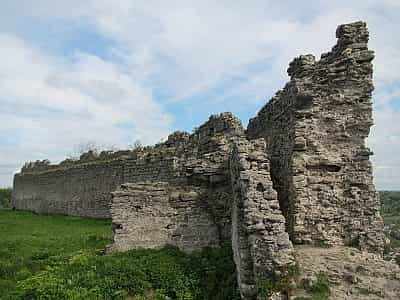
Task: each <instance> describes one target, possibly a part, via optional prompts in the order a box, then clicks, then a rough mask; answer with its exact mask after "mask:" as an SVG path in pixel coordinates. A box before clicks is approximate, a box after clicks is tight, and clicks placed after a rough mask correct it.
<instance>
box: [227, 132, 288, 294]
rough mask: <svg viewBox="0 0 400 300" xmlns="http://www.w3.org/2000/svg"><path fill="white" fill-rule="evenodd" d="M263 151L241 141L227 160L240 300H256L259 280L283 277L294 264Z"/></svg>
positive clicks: (258, 143) (262, 147) (259, 142)
mask: <svg viewBox="0 0 400 300" xmlns="http://www.w3.org/2000/svg"><path fill="white" fill-rule="evenodd" d="M265 150H266V149H265V142H264V140H263V139H259V140H254V141H251V142H248V141H247V140H246V139H240V140H238V141H237V142H236V143H235V145H234V148H233V151H232V154H231V158H230V171H231V182H232V193H233V204H232V249H233V253H234V260H235V264H236V270H237V278H238V285H239V289H240V292H241V295H242V299H256V298H257V289H258V285H257V281H258V280H260V279H262V278H269V277H273V278H279V277H280V276H285V275H287V274H284V273H282V272H284V271H283V270H289V267H290V266H291V265H293V264H294V257H293V247H292V243H291V242H290V240H289V235H288V233H287V232H286V231H285V218H284V216H283V215H282V212H281V210H280V209H279V203H278V197H277V193H276V191H275V190H274V189H273V188H272V180H271V177H270V174H269V160H268V158H267V154H266V152H265Z"/></svg>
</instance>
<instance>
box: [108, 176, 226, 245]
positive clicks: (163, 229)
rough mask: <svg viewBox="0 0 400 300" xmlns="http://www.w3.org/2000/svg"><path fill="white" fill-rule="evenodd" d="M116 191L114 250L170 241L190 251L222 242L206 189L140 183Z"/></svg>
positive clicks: (113, 212)
mask: <svg viewBox="0 0 400 300" xmlns="http://www.w3.org/2000/svg"><path fill="white" fill-rule="evenodd" d="M112 194H113V201H112V205H111V215H112V220H113V231H114V235H113V238H114V242H113V244H112V245H111V247H110V249H109V250H110V251H126V250H129V249H135V248H158V247H162V246H165V245H167V244H169V245H174V246H177V247H179V248H180V249H181V250H183V251H187V252H190V251H193V250H198V249H201V248H204V247H218V246H219V245H220V242H221V241H220V240H219V235H218V227H217V225H216V223H215V222H214V218H213V216H212V214H211V213H210V211H209V209H208V205H207V202H206V201H205V199H204V198H205V197H207V190H205V189H204V188H199V187H191V188H189V187H184V188H182V187H176V186H172V185H170V184H168V183H165V182H153V183H152V182H138V183H132V184H123V185H122V186H121V187H120V188H118V189H117V190H116V191H115V192H113V193H112Z"/></svg>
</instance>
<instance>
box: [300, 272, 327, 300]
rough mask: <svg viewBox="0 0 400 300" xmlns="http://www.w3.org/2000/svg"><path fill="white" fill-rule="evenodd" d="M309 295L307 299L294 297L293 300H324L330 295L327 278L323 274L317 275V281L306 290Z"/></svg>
mask: <svg viewBox="0 0 400 300" xmlns="http://www.w3.org/2000/svg"><path fill="white" fill-rule="evenodd" d="M308 292H309V293H310V294H311V295H310V296H307V297H296V299H295V300H326V299H329V295H330V294H331V292H330V288H329V280H328V277H327V276H326V275H325V274H324V273H318V274H317V280H316V282H315V283H314V284H312V285H311V286H310V287H309V288H308Z"/></svg>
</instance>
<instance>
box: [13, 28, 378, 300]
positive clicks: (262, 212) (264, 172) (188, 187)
mask: <svg viewBox="0 0 400 300" xmlns="http://www.w3.org/2000/svg"><path fill="white" fill-rule="evenodd" d="M336 36H337V38H338V41H337V44H336V45H335V46H334V47H333V48H332V50H331V51H330V52H328V53H325V54H322V55H321V58H320V60H318V61H317V60H316V59H315V57H314V56H313V55H302V56H300V57H298V58H295V59H294V60H293V61H292V62H291V63H290V65H289V69H288V74H289V76H290V81H289V82H288V83H287V84H286V85H285V87H284V88H283V89H282V90H281V91H279V92H277V93H276V95H275V96H274V97H273V98H272V99H271V100H270V101H269V102H268V103H267V104H266V105H265V106H264V107H263V108H262V109H261V110H260V111H259V112H258V114H257V115H256V117H254V118H253V119H251V120H250V122H249V125H248V127H247V129H246V130H245V129H244V128H243V127H242V125H241V122H240V121H239V120H238V119H237V118H235V117H234V116H233V115H232V114H231V113H223V114H221V115H214V116H211V117H210V119H209V120H208V121H207V122H206V123H205V124H203V125H202V126H200V127H199V128H198V129H197V130H195V132H194V133H193V134H189V133H184V132H176V133H173V134H171V135H170V136H169V137H168V140H167V141H166V142H164V143H160V144H158V145H155V146H153V147H146V148H144V149H143V150H140V151H120V152H116V153H102V154H101V155H100V157H97V158H96V157H92V156H90V155H83V156H82V157H81V159H80V160H78V161H70V160H67V161H64V162H62V163H61V164H59V165H48V164H44V163H41V162H38V163H37V164H31V165H28V166H27V167H25V168H24V169H23V170H22V172H21V173H20V174H16V175H15V178H14V194H13V205H14V207H16V208H19V209H29V210H34V211H36V212H53V213H54V212H55V213H65V214H71V215H82V216H91V217H110V216H111V217H112V220H113V231H114V243H113V244H112V245H111V246H110V247H109V249H108V250H109V251H124V250H128V249H132V248H139V247H146V248H153V247H162V246H164V245H166V244H172V245H175V246H177V247H179V248H180V249H182V250H184V251H188V252H189V251H194V250H198V249H201V248H204V247H219V246H220V245H222V244H223V243H226V242H229V243H231V244H232V249H233V253H234V260H235V263H236V266H237V276H238V285H239V289H240V292H241V295H242V298H243V299H248V300H253V299H256V298H257V284H258V282H259V280H260V278H262V277H263V276H267V277H271V276H273V277H274V278H275V277H279V276H285V275H286V272H287V270H288V269H290V267H291V266H292V265H293V264H294V257H293V250H294V248H293V245H296V244H313V245H321V244H323V245H328V246H335V245H351V246H357V247H359V248H361V249H364V250H368V251H374V252H377V253H381V252H382V250H383V245H384V238H383V222H382V218H381V216H380V214H379V198H378V195H377V193H376V191H375V188H374V185H373V178H372V167H371V162H370V159H369V157H370V155H371V154H372V153H371V151H370V150H369V149H368V148H367V147H366V145H365V139H366V138H367V136H368V134H369V130H370V127H371V126H372V123H373V122H372V103H371V92H372V90H373V84H372V63H371V62H372V60H373V58H374V54H373V51H371V50H369V49H368V31H367V27H366V24H365V23H364V22H355V23H351V24H345V25H341V26H339V27H338V29H337V31H336Z"/></svg>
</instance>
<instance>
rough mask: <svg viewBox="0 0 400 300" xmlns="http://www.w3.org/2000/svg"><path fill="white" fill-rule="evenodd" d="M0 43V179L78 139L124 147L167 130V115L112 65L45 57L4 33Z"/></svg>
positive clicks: (58, 155)
mask: <svg viewBox="0 0 400 300" xmlns="http://www.w3.org/2000/svg"><path fill="white" fill-rule="evenodd" d="M0 44H1V45H2V46H1V47H0V57H3V58H7V59H4V60H2V62H1V63H0V78H1V80H0V95H1V97H0V103H1V107H2V108H1V109H0V119H1V123H0V134H3V135H10V134H11V135H14V136H15V139H16V140H15V141H14V142H13V143H14V144H13V143H12V144H11V145H7V144H5V143H4V141H3V143H0V151H1V156H0V165H2V166H1V170H0V171H1V172H2V174H3V173H4V172H5V171H4V169H7V170H9V169H10V167H9V165H13V167H12V169H13V170H12V171H15V165H16V164H20V165H22V163H23V161H24V160H35V159H43V158H46V157H48V158H50V159H52V160H59V159H62V158H63V157H64V156H65V155H66V154H67V153H68V152H72V148H73V146H74V145H76V144H78V143H79V142H81V141H82V140H91V141H96V142H97V143H99V144H114V145H117V146H125V147H126V146H127V144H128V143H129V142H130V143H133V141H134V140H136V139H140V140H141V141H142V142H143V143H146V144H147V143H154V142H157V141H159V139H160V138H161V137H164V136H165V135H167V134H168V132H169V131H170V126H171V121H172V117H171V116H170V115H169V114H167V113H166V112H165V111H164V110H163V108H162V107H161V106H160V104H159V103H157V102H156V101H154V100H153V99H152V97H151V92H149V91H147V90H146V89H145V88H143V87H141V86H140V85H139V84H137V83H136V82H134V81H133V80H132V78H130V76H129V75H128V74H125V73H124V72H123V71H121V70H120V69H119V67H118V66H117V65H115V64H113V63H111V62H107V61H104V60H102V59H100V58H98V57H95V56H92V55H87V54H77V55H75V56H74V57H73V59H72V60H67V59H64V58H61V59H60V58H54V57H49V56H46V55H44V54H43V53H42V52H40V51H39V50H38V49H34V48H33V47H31V46H30V45H28V44H27V43H25V42H24V41H22V40H20V39H18V38H17V37H15V36H11V35H0ZM120 124H128V125H127V128H126V129H125V130H123V129H121V128H119V125H120ZM127 139H129V140H127ZM6 166H8V167H6ZM4 176H5V175H4V174H3V175H2V177H4ZM10 177H11V174H9V176H8V180H7V181H6V182H4V181H2V184H9V183H10Z"/></svg>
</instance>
